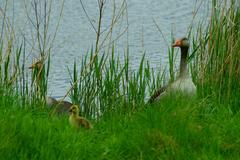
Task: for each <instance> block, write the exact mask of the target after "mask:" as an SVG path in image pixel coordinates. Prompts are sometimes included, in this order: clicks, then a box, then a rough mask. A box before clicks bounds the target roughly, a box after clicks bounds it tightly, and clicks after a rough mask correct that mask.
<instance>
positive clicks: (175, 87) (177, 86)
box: [169, 77, 196, 95]
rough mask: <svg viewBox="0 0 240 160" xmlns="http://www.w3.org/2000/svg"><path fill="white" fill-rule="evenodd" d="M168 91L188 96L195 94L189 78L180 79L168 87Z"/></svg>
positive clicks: (194, 88) (194, 87) (193, 85)
mask: <svg viewBox="0 0 240 160" xmlns="http://www.w3.org/2000/svg"><path fill="white" fill-rule="evenodd" d="M169 90H170V91H180V92H183V93H187V94H189V95H195V94H196V86H195V84H194V83H193V81H192V78H191V77H181V78H179V79H177V80H176V81H174V82H173V83H172V84H171V85H170V86H169Z"/></svg>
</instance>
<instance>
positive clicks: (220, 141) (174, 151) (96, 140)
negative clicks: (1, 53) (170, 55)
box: [0, 97, 240, 159]
mask: <svg viewBox="0 0 240 160" xmlns="http://www.w3.org/2000/svg"><path fill="white" fill-rule="evenodd" d="M139 107H140V106H139ZM141 108H142V109H141V110H140V111H138V112H136V113H132V114H128V115H120V114H118V113H117V112H115V113H112V114H111V115H107V116H104V117H102V119H101V120H100V121H99V122H97V123H95V124H94V128H93V129H92V130H90V131H89V130H84V129H82V130H75V129H73V128H71V127H70V125H69V124H68V119H67V117H62V118H58V117H49V116H48V112H47V111H44V110H32V109H20V108H19V106H17V104H13V105H11V107H10V108H5V107H1V112H0V114H1V115H0V117H1V118H0V122H1V123H0V124H1V127H0V139H2V140H3V141H1V142H0V146H1V148H0V157H2V158H4V159H199V158H200V159H237V158H238V157H239V156H240V155H239V153H240V152H239V151H240V137H239V134H238V133H239V132H240V126H239V120H240V116H239V113H238V114H233V113H232V112H230V110H228V109H226V108H225V106H223V105H222V104H219V103H215V102H214V101H212V100H211V99H194V100H191V101H189V100H188V99H187V98H184V97H175V100H174V101H173V100H172V97H168V98H166V99H164V100H163V101H162V103H161V104H155V105H153V106H146V107H143V106H142V107H141ZM2 158H1V159H2Z"/></svg>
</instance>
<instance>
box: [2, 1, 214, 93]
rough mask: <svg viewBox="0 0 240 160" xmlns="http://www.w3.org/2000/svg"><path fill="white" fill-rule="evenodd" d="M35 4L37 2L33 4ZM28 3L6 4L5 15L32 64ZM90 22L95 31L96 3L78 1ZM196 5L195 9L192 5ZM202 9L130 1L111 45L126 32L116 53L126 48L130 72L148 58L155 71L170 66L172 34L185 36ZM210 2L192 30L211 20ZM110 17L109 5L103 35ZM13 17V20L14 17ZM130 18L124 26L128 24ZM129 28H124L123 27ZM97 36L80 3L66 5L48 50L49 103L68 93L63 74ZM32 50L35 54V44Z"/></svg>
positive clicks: (66, 77)
mask: <svg viewBox="0 0 240 160" xmlns="http://www.w3.org/2000/svg"><path fill="white" fill-rule="evenodd" d="M36 1H39V0H36ZM30 2H31V1H30V0H26V6H27V9H26V8H25V7H24V6H25V3H24V1H23V0H20V1H14V0H12V1H11V0H10V1H8V9H7V11H8V12H7V14H8V16H9V17H10V21H11V22H13V24H14V25H13V26H14V30H15V31H16V33H18V35H17V37H19V36H22V35H24V36H25V37H26V39H27V40H28V43H27V49H28V53H29V54H28V56H27V57H28V58H27V62H28V63H29V64H30V63H31V62H32V60H33V59H34V58H36V57H37V55H38V54H37V50H35V49H31V46H33V44H34V41H35V40H36V38H32V37H34V36H32V33H34V32H33V30H34V27H33V25H32V24H31V23H30V22H29V19H28V18H27V16H26V11H28V13H29V17H31V18H33V17H34V14H33V12H32V11H31V10H30ZM82 2H83V3H84V6H85V9H86V10H87V12H88V14H89V16H90V18H91V21H92V23H93V24H94V25H97V15H98V9H97V6H98V4H97V0H82ZM196 2H197V5H196ZM200 3H202V2H201V1H195V0H181V1H179V0H148V1H146V0H128V1H127V13H128V16H126V15H124V16H123V18H122V20H121V23H120V22H119V23H118V24H117V27H116V28H115V29H114V31H115V32H114V34H113V39H114V38H116V37H117V35H118V34H117V33H121V32H123V31H124V29H125V28H126V27H127V26H128V34H127V33H125V34H123V36H121V37H120V38H119V39H118V40H117V41H116V42H115V45H116V52H117V54H118V55H119V57H120V58H123V55H124V51H125V50H126V46H127V45H126V44H128V45H129V51H130V52H129V55H130V61H131V67H132V69H136V68H137V67H138V64H139V62H140V59H141V57H142V54H143V53H144V52H145V53H146V59H147V60H149V62H150V63H151V66H152V67H154V68H157V67H159V66H160V64H166V62H167V60H168V57H167V56H168V53H167V47H168V45H170V44H171V32H173V33H174V37H177V38H178V37H184V36H186V33H187V30H188V27H189V25H190V24H191V23H192V18H193V13H194V10H196V6H199V4H200ZM0 4H1V5H0V6H4V4H5V0H0ZM120 4H121V0H116V6H117V10H118V9H119V8H120ZM2 8H3V7H2ZM60 8H61V3H60V1H58V0H54V1H53V4H52V12H51V16H52V17H51V22H50V26H49V33H51V34H52V35H53V34H54V31H55V28H56V24H57V22H58V18H57V17H59V13H60ZM209 10H210V9H209V2H208V1H205V2H203V3H202V4H201V7H200V9H199V11H198V15H197V17H196V18H195V20H194V24H197V23H198V22H199V21H201V20H204V19H206V17H207V16H208V14H209ZM111 14H112V1H110V0H109V1H108V3H107V4H106V8H105V12H104V15H103V24H102V26H103V29H104V28H106V27H107V26H109V24H110V22H111ZM13 15H14V16H13ZM126 17H128V21H127V19H126ZM154 20H155V21H156V23H157V24H158V25H159V27H160V29H161V31H162V33H163V35H164V37H165V39H166V41H165V40H164V38H163V36H162V35H161V33H160V32H159V31H158V29H157V27H156V25H155V23H154ZM0 22H1V24H2V21H1V20H0ZM127 22H128V23H127ZM95 37H96V34H95V32H94V30H93V28H92V27H91V26H90V23H89V21H88V19H87V17H86V15H85V13H84V11H83V9H82V7H81V5H80V1H77V0H66V1H65V4H64V12H63V16H62V18H61V23H60V27H59V30H58V32H57V36H56V39H55V40H54V46H53V49H52V63H51V71H50V79H49V94H50V95H52V96H53V97H61V96H63V95H65V93H66V92H67V90H68V89H69V87H70V76H69V73H68V70H67V68H70V69H71V68H73V62H74V60H76V61H78V62H80V60H81V56H82V55H83V54H86V53H87V52H88V51H89V50H90V48H91V46H92V45H94V44H95V39H96V38H95ZM34 48H37V46H36V44H35V45H34Z"/></svg>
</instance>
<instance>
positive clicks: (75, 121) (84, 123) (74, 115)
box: [69, 105, 92, 129]
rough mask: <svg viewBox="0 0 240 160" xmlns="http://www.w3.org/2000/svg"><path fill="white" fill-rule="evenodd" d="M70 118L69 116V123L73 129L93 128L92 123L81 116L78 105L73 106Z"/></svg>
mask: <svg viewBox="0 0 240 160" xmlns="http://www.w3.org/2000/svg"><path fill="white" fill-rule="evenodd" d="M70 113H71V114H70V116H69V123H70V125H71V126H72V127H75V128H80V127H84V128H86V129H90V128H92V125H91V123H90V122H89V121H88V120H87V119H85V118H83V117H81V116H79V115H78V114H79V108H78V106H77V105H72V106H71V108H70Z"/></svg>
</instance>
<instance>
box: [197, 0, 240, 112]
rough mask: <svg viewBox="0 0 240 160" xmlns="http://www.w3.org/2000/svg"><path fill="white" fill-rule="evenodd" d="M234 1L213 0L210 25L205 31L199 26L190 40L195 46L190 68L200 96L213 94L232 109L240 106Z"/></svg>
mask: <svg viewBox="0 0 240 160" xmlns="http://www.w3.org/2000/svg"><path fill="white" fill-rule="evenodd" d="M236 3H237V1H235V0H231V1H230V2H228V3H227V1H226V0H225V1H224V3H223V4H221V3H220V2H218V1H213V4H212V5H213V6H215V7H212V14H211V15H212V16H211V19H210V23H209V26H208V27H207V29H206V30H204V26H201V25H200V26H199V29H198V32H197V36H196V37H195V39H194V40H193V42H194V43H193V44H194V45H193V46H194V47H195V49H197V50H196V52H195V60H194V61H195V65H194V67H193V70H194V73H195V75H196V78H195V79H196V81H197V82H198V86H199V88H200V89H201V91H200V93H201V95H202V96H203V97H206V96H209V95H215V96H216V97H217V98H218V101H220V102H223V103H225V104H230V105H231V106H232V107H231V108H232V109H233V110H235V111H237V110H239V106H240V101H239V98H238V97H239V96H240V65H239V64H240V36H239V35H240V11H239V6H238V5H236ZM227 4H228V5H227ZM197 42H198V45H196V43H197Z"/></svg>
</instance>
